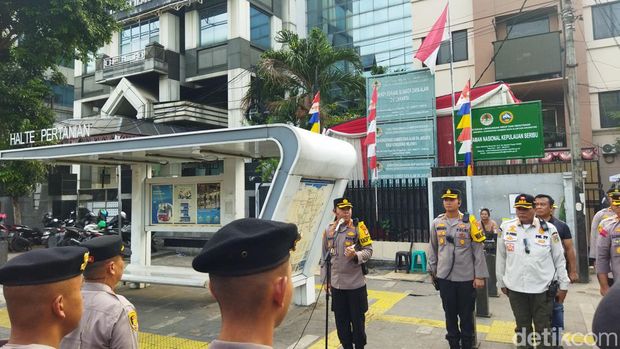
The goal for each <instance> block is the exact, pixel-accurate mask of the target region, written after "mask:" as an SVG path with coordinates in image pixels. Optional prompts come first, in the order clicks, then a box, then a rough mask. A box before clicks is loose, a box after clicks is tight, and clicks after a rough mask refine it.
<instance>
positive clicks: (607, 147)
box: [601, 144, 618, 155]
mask: <svg viewBox="0 0 620 349" xmlns="http://www.w3.org/2000/svg"><path fill="white" fill-rule="evenodd" d="M601 148H602V150H603V155H613V154H617V153H618V149H617V148H616V145H615V144H603V146H602V147H601Z"/></svg>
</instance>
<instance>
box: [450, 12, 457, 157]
mask: <svg viewBox="0 0 620 349" xmlns="http://www.w3.org/2000/svg"><path fill="white" fill-rule="evenodd" d="M448 40H449V41H448V43H449V46H450V99H451V102H452V104H451V105H450V118H451V119H452V136H453V140H452V153H453V154H454V166H458V161H457V160H456V128H455V127H454V104H455V101H454V68H453V66H452V61H453V60H454V52H452V28H451V27H450V0H448Z"/></svg>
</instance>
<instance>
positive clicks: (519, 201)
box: [514, 194, 534, 208]
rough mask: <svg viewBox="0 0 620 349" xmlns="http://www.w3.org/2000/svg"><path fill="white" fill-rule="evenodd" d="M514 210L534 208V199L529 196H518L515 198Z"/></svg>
mask: <svg viewBox="0 0 620 349" xmlns="http://www.w3.org/2000/svg"><path fill="white" fill-rule="evenodd" d="M514 207H515V208H534V197H533V196H532V195H530V194H519V195H517V197H516V198H515V205H514Z"/></svg>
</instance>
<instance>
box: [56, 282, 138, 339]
mask: <svg viewBox="0 0 620 349" xmlns="http://www.w3.org/2000/svg"><path fill="white" fill-rule="evenodd" d="M82 297H83V298H84V313H83V315H82V319H81V320H80V326H79V327H78V328H76V329H75V330H74V331H73V332H71V333H69V334H68V335H66V336H65V338H63V340H62V342H61V343H60V348H61V349H77V348H83V349H94V348H118V349H137V348H138V317H137V314H136V309H135V308H134V306H133V305H132V304H131V303H130V302H129V301H128V300H127V298H125V297H123V296H121V295H118V294H116V293H114V291H112V289H111V288H110V286H108V285H105V284H102V283H98V282H85V283H84V286H82Z"/></svg>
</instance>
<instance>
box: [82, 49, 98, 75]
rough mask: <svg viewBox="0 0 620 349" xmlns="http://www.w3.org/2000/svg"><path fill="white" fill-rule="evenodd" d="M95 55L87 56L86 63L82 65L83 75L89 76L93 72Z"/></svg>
mask: <svg viewBox="0 0 620 349" xmlns="http://www.w3.org/2000/svg"><path fill="white" fill-rule="evenodd" d="M95 63H96V62H95V55H92V54H89V55H88V62H86V63H85V64H84V74H91V73H94V72H95Z"/></svg>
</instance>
